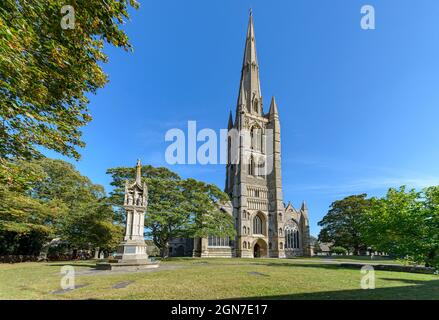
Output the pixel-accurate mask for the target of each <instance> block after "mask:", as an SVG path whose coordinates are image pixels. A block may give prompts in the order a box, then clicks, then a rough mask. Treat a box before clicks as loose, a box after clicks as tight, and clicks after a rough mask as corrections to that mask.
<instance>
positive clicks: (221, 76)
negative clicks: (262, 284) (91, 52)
mask: <svg viewBox="0 0 439 320" xmlns="http://www.w3.org/2000/svg"><path fill="white" fill-rule="evenodd" d="M140 3H141V8H140V9H139V10H137V11H133V12H132V19H131V22H129V23H128V24H126V25H125V26H124V29H125V30H126V32H127V33H128V36H129V38H130V40H131V43H132V44H133V45H134V49H135V51H134V53H126V52H124V51H123V50H120V49H114V48H110V47H107V48H106V52H107V53H108V55H109V57H110V61H109V63H108V64H106V65H105V66H104V70H105V72H106V73H107V74H108V75H109V78H110V83H109V84H108V85H107V86H106V87H105V88H104V89H102V90H99V91H98V93H97V95H94V96H91V97H90V100H91V103H90V109H91V112H92V114H93V117H94V120H93V121H92V122H91V123H90V124H89V125H88V126H87V127H85V128H84V140H85V142H86V143H87V147H86V148H85V149H83V150H81V153H82V159H81V160H80V161H79V162H75V161H72V160H69V161H71V162H73V163H74V164H75V165H76V167H77V168H78V169H79V170H80V171H81V172H82V173H83V174H84V175H87V176H89V177H90V178H91V179H92V180H93V181H94V182H95V183H99V184H103V185H104V186H106V188H107V191H110V187H109V182H110V178H109V177H108V176H107V175H106V174H105V171H106V169H107V168H111V167H115V166H132V165H135V162H136V159H137V158H141V159H142V162H143V163H148V164H152V165H155V166H160V165H164V166H168V165H166V163H165V160H164V154H165V150H166V148H167V147H168V145H169V143H168V142H165V141H164V136H165V133H166V131H167V130H168V129H171V128H181V129H183V130H186V127H187V121H189V120H195V121H197V126H198V129H203V128H212V129H214V130H217V131H218V130H219V129H221V128H226V126H227V120H228V114H229V111H230V110H233V111H234V110H235V107H236V105H235V104H236V99H237V95H238V89H239V78H240V70H241V63H242V55H243V49H244V41H245V34H246V28H247V22H248V11H249V8H250V7H252V8H253V16H254V21H255V30H256V39H257V48H258V58H259V63H260V69H261V84H262V94H263V97H264V105H265V111H267V108H268V106H269V103H270V99H271V96H272V95H275V96H276V100H277V103H278V108H279V113H280V117H281V118H280V119H281V126H282V152H283V155H282V156H283V158H282V164H283V187H284V200H285V201H286V202H287V201H292V203H293V205H295V206H296V207H299V206H300V203H301V202H302V200H306V201H307V203H308V206H309V209H310V220H311V233H312V234H314V235H317V234H318V230H319V229H318V226H317V222H318V221H319V220H320V219H321V218H322V217H323V216H324V214H325V213H326V212H327V210H328V207H329V205H330V204H331V202H332V201H334V200H336V199H340V198H342V197H344V196H346V195H350V194H357V193H363V192H366V193H368V194H369V195H374V196H379V195H383V194H384V193H385V192H386V190H387V188H389V187H396V186H400V185H402V184H407V185H408V186H410V187H415V188H421V187H424V186H428V185H435V184H439V165H438V164H439V148H438V147H437V145H438V144H439V141H438V140H439V125H438V119H439V106H438V102H439V87H438V86H439V72H438V71H439V41H438V38H437V35H438V34H439V23H438V22H437V21H438V20H437V19H438V16H439V2H438V1H437V0H422V1H415V0H386V1H378V0H376V1H372V0H362V1H357V0H331V1H327V0H295V1H291V0H284V1H280V0H277V1H266V0H254V1H244V0H241V1H237V0H221V1H213V0H186V1H181V0H172V1H169V0H164V1H140ZM365 4H370V5H373V6H374V7H375V10H376V30H369V31H365V30H362V29H361V27H360V19H361V13H360V9H361V7H362V6H363V5H365ZM47 154H48V155H49V156H52V157H59V156H57V155H56V154H53V153H51V152H48V153H47ZM168 167H170V169H172V170H174V171H176V172H178V173H179V174H180V175H181V176H183V177H194V178H196V179H200V180H203V181H206V182H211V183H215V184H217V185H218V186H220V187H221V188H223V186H224V179H225V167H224V166H223V165H207V166H202V165H186V166H168Z"/></svg>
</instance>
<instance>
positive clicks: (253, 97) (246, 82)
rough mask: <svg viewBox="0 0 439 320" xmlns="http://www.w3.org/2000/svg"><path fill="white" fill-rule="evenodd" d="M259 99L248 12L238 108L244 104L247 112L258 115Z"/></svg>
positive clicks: (251, 18) (251, 26)
mask: <svg viewBox="0 0 439 320" xmlns="http://www.w3.org/2000/svg"><path fill="white" fill-rule="evenodd" d="M261 97H262V94H261V84H260V81H259V62H258V56H257V53H256V38H255V27H254V24H253V13H252V11H251V10H250V18H249V22H248V29H247V37H246V40H245V49H244V59H243V62H242V71H241V82H240V87H239V96H238V107H239V106H242V105H243V104H245V105H246V107H247V110H246V111H247V112H255V113H259V114H260V113H262V108H261V106H262V103H261ZM248 100H250V101H248ZM244 110H245V108H244Z"/></svg>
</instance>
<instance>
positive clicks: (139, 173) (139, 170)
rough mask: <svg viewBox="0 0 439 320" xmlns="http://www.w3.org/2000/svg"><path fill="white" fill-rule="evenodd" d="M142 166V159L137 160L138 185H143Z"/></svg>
mask: <svg viewBox="0 0 439 320" xmlns="http://www.w3.org/2000/svg"><path fill="white" fill-rule="evenodd" d="M141 180H142V165H141V164H140V159H137V165H136V183H137V184H138V185H141V183H142V181H141Z"/></svg>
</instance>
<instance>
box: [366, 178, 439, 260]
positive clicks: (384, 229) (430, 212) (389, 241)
mask: <svg viewBox="0 0 439 320" xmlns="http://www.w3.org/2000/svg"><path fill="white" fill-rule="evenodd" d="M438 221H439V187H430V188H427V189H425V190H423V191H422V192H417V191H415V190H413V189H412V190H409V191H406V188H405V187H404V186H403V187H400V188H399V189H393V188H392V189H389V191H388V192H387V195H386V196H385V197H383V198H374V199H372V205H371V206H370V208H369V209H368V211H367V213H366V223H365V224H364V225H363V226H364V231H363V233H364V235H365V238H366V241H367V242H368V243H369V244H370V245H372V246H373V247H374V248H376V249H377V250H379V251H383V252H387V253H389V254H391V255H395V256H398V257H400V258H406V259H408V260H411V261H414V262H416V263H425V264H426V265H427V266H436V268H439V239H438V237H439V223H438Z"/></svg>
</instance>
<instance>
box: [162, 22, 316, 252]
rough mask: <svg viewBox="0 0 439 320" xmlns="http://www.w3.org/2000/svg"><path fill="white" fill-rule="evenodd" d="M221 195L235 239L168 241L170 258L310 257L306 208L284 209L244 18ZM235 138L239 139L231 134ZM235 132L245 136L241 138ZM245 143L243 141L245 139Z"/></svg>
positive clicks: (275, 126)
mask: <svg viewBox="0 0 439 320" xmlns="http://www.w3.org/2000/svg"><path fill="white" fill-rule="evenodd" d="M228 130H229V139H228V153H229V154H228V163H227V167H226V185H225V192H226V193H227V194H228V195H229V197H230V201H229V202H228V203H225V204H222V205H221V210H223V211H225V212H227V213H229V214H230V215H232V216H233V218H234V220H235V227H236V233H237V236H236V238H235V239H228V238H220V237H215V236H211V237H208V238H203V239H173V240H172V242H171V247H170V255H171V256H194V257H242V258H253V257H255V258H256V257H272V258H286V257H292V256H309V255H310V254H311V248H310V235H309V219H308V208H307V206H306V204H305V202H304V203H303V204H302V205H301V207H300V209H295V208H294V207H293V206H292V205H291V203H288V204H287V205H286V204H285V203H284V199H283V195H282V170H281V129H280V118H279V113H278V107H277V105H276V100H275V99H274V97H273V98H272V100H271V103H270V107H269V111H268V113H264V105H263V96H262V93H261V85H260V79H259V63H258V58H257V54H256V39H255V31H254V25H253V17H252V14H250V21H249V24H248V31H247V37H246V43H245V50H244V59H243V65H242V71H241V82H240V88H239V94H238V100H237V106H236V114H235V119H234V120H233V116H232V114H230V117H229V123H228ZM232 132H238V133H239V134H235V135H234V134H231V133H232ZM241 132H248V135H242V133H241ZM246 137H247V138H246Z"/></svg>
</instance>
